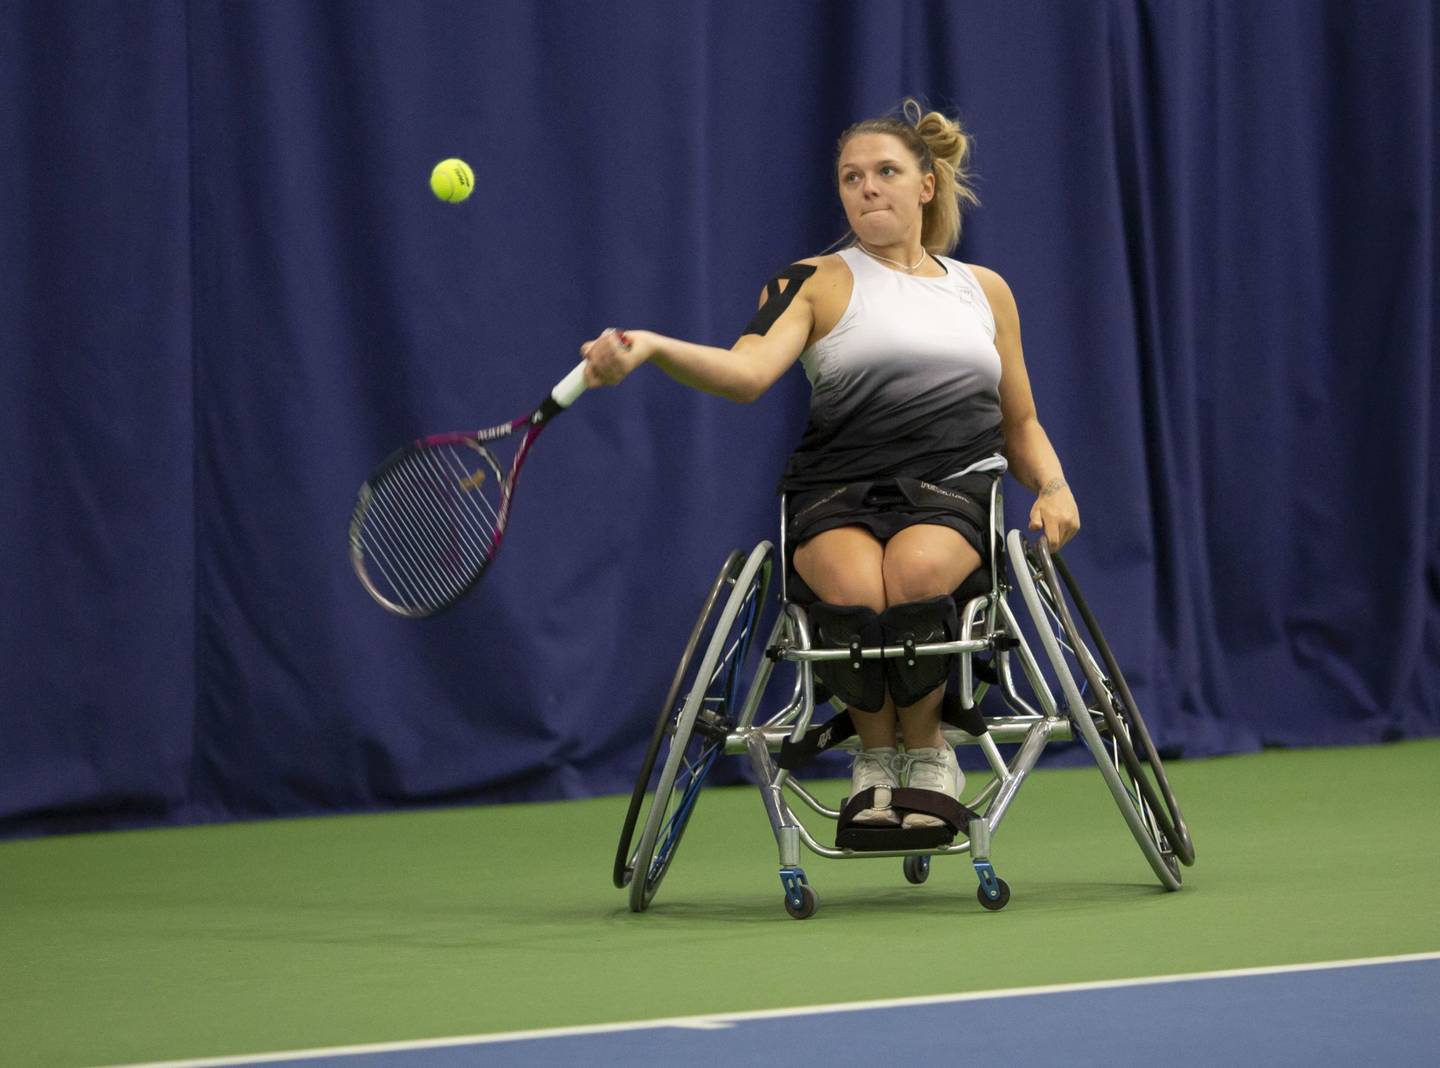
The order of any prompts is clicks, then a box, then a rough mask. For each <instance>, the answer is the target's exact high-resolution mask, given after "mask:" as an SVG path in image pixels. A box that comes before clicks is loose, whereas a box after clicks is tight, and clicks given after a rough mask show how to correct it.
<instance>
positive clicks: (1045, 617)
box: [1007, 530, 1193, 890]
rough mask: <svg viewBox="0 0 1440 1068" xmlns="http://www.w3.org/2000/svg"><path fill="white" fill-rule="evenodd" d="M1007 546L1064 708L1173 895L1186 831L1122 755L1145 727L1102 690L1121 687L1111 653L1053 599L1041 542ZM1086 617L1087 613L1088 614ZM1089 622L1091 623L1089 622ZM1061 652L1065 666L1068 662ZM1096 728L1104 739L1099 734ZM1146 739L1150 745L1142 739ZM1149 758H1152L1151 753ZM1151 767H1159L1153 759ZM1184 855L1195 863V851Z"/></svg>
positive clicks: (1074, 591) (1012, 541) (1056, 587)
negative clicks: (1109, 672) (1133, 731)
mask: <svg viewBox="0 0 1440 1068" xmlns="http://www.w3.org/2000/svg"><path fill="white" fill-rule="evenodd" d="M1007 544H1008V549H1009V556H1010V559H1011V562H1012V564H1013V567H1014V571H1015V575H1016V578H1017V580H1018V586H1019V588H1020V592H1021V594H1022V596H1023V597H1024V600H1025V603H1026V606H1027V607H1028V608H1029V610H1030V615H1031V618H1032V622H1033V623H1034V625H1035V628H1036V630H1037V632H1038V634H1039V637H1040V640H1041V644H1042V646H1043V647H1044V649H1045V651H1046V654H1047V656H1048V658H1049V660H1050V664H1051V667H1052V669H1053V671H1054V673H1055V675H1056V678H1057V680H1058V681H1059V684H1060V688H1061V690H1062V692H1063V701H1062V703H1063V705H1064V706H1065V708H1066V710H1067V711H1068V713H1069V716H1070V719H1071V722H1072V723H1073V724H1074V726H1075V729H1076V732H1077V734H1078V735H1079V737H1080V740H1081V741H1083V742H1084V743H1085V745H1086V747H1087V748H1088V749H1089V750H1090V753H1091V755H1092V756H1093V757H1094V759H1095V762H1096V764H1097V765H1098V767H1099V768H1100V772H1101V775H1102V777H1103V778H1104V779H1105V783H1106V785H1107V787H1109V789H1110V793H1111V796H1112V797H1113V798H1114V800H1115V803H1116V805H1117V806H1118V807H1119V809H1120V812H1121V815H1122V816H1123V817H1124V819H1125V822H1126V824H1127V825H1128V826H1129V828H1130V831H1131V834H1132V835H1133V836H1134V838H1135V841H1136V842H1137V843H1138V844H1139V846H1140V849H1141V852H1142V853H1143V854H1144V855H1145V858H1146V860H1147V862H1148V863H1149V864H1150V867H1151V870H1152V871H1154V873H1155V875H1156V877H1157V878H1158V879H1159V880H1160V882H1161V884H1162V885H1164V886H1165V887H1166V888H1167V889H1170V890H1178V889H1179V888H1180V872H1179V866H1178V864H1176V863H1175V861H1176V848H1175V846H1176V843H1177V842H1183V843H1186V846H1187V848H1188V841H1189V838H1188V832H1186V831H1185V824H1184V821H1183V819H1179V818H1172V816H1173V817H1178V815H1179V807H1178V805H1176V806H1175V807H1174V808H1173V809H1172V810H1170V811H1168V812H1165V811H1162V810H1161V809H1160V802H1159V799H1158V794H1157V791H1156V790H1155V788H1154V786H1153V785H1152V784H1151V783H1150V782H1149V780H1148V778H1147V777H1146V775H1145V770H1144V767H1143V766H1142V765H1141V764H1140V762H1139V760H1138V758H1136V759H1134V761H1133V763H1131V761H1130V760H1128V759H1127V756H1126V754H1127V752H1128V754H1129V756H1131V757H1134V756H1135V754H1134V747H1133V745H1132V744H1131V743H1130V724H1131V723H1137V724H1143V721H1142V720H1141V719H1140V716H1139V710H1138V708H1135V707H1134V702H1133V699H1131V700H1130V701H1128V702H1126V703H1123V704H1122V706H1121V707H1122V708H1123V709H1124V710H1125V712H1126V715H1124V716H1122V715H1120V714H1119V713H1117V711H1116V701H1115V700H1114V697H1115V695H1116V694H1118V693H1119V691H1120V689H1121V687H1120V686H1118V685H1116V686H1111V685H1108V683H1109V682H1110V681H1111V679H1112V678H1118V679H1119V681H1120V682H1121V683H1123V676H1120V675H1119V673H1118V666H1115V665H1114V658H1113V656H1111V655H1110V652H1109V646H1108V645H1104V644H1103V642H1104V639H1103V635H1099V634H1098V628H1097V629H1093V630H1092V631H1091V633H1092V634H1094V635H1097V636H1098V641H1097V643H1096V644H1097V645H1099V646H1100V647H1101V649H1102V650H1103V654H1104V655H1103V656H1101V655H1098V654H1097V653H1096V652H1095V651H1094V650H1092V649H1091V648H1090V646H1089V645H1088V644H1087V643H1086V642H1085V641H1083V640H1082V638H1081V636H1080V634H1079V631H1078V629H1077V628H1076V627H1075V625H1074V620H1073V619H1072V618H1071V616H1070V612H1069V609H1068V607H1067V606H1066V604H1065V599H1064V597H1063V596H1058V592H1059V591H1060V590H1061V586H1060V583H1059V580H1058V578H1057V576H1056V571H1055V568H1054V566H1053V564H1052V563H1051V556H1050V554H1049V551H1048V546H1047V545H1045V544H1044V543H1043V542H1039V541H1037V542H1035V543H1032V544H1031V545H1028V546H1027V545H1026V544H1025V543H1024V542H1023V540H1022V539H1021V537H1020V532H1019V531H1018V530H1012V531H1011V532H1010V535H1009V537H1008V538H1007ZM1067 589H1068V591H1069V592H1070V593H1071V595H1072V596H1074V597H1075V598H1076V600H1077V604H1078V603H1080V600H1081V599H1080V598H1079V590H1078V588H1077V587H1076V585H1075V582H1074V579H1073V577H1071V578H1070V579H1069V583H1068V585H1067ZM1086 611H1087V613H1088V608H1087V609H1086ZM1090 620H1091V622H1093V616H1092V617H1090ZM1067 653H1068V654H1069V657H1070V661H1067V659H1066V654H1067ZM1107 660H1108V662H1109V664H1110V665H1111V667H1112V668H1113V670H1114V672H1115V675H1114V676H1106V675H1105V674H1104V673H1103V671H1102V669H1101V667H1100V665H1101V664H1102V663H1104V662H1106V661H1107ZM1071 663H1073V664H1074V665H1075V667H1074V668H1072V666H1071ZM1082 684H1083V688H1082ZM1123 689H1124V692H1125V694H1126V695H1127V696H1128V694H1129V687H1128V686H1124V687H1123ZM1087 698H1088V700H1087ZM1097 720H1098V723H1097ZM1102 727H1103V728H1105V732H1106V735H1107V736H1108V740H1107V737H1102V735H1101V728H1102ZM1145 737H1146V738H1147V739H1148V737H1149V735H1148V732H1147V733H1146V735H1145ZM1112 747H1113V748H1112ZM1150 751H1151V752H1153V746H1151V747H1150ZM1155 761H1156V766H1157V767H1158V766H1159V756H1158V754H1156V755H1155ZM1161 774H1163V769H1162V772H1161ZM1166 793H1167V796H1168V798H1169V799H1170V800H1172V801H1173V797H1174V795H1173V793H1170V792H1169V790H1168V782H1167V784H1166ZM1171 834H1173V836H1174V837H1171V836H1170V835H1171ZM1190 855H1191V856H1192V857H1193V852H1191V853H1190Z"/></svg>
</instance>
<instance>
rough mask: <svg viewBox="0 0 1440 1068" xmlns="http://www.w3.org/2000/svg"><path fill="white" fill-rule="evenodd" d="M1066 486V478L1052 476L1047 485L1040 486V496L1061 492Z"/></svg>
mask: <svg viewBox="0 0 1440 1068" xmlns="http://www.w3.org/2000/svg"><path fill="white" fill-rule="evenodd" d="M1065 488H1066V486H1065V480H1064V479H1063V478H1052V479H1051V480H1050V481H1049V482H1047V483H1045V485H1043V486H1041V487H1040V493H1039V496H1041V497H1048V496H1050V494H1052V493H1059V492H1060V491H1061V490H1062V489H1065Z"/></svg>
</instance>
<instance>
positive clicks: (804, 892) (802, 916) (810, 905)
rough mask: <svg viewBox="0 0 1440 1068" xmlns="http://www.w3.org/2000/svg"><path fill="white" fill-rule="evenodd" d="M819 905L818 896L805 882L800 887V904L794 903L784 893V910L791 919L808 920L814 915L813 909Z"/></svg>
mask: <svg viewBox="0 0 1440 1068" xmlns="http://www.w3.org/2000/svg"><path fill="white" fill-rule="evenodd" d="M819 907H820V897H819V895H817V894H816V893H815V890H814V888H813V887H811V886H810V884H809V883H806V884H805V885H804V886H802V887H801V888H800V904H799V905H796V904H795V903H794V902H793V901H791V900H790V895H789V894H786V895H785V911H786V912H788V913H789V914H790V915H791V917H792V918H793V919H797V920H808V919H809V918H810V917H811V916H813V915H815V910H816V909H818V908H819Z"/></svg>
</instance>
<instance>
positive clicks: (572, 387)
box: [550, 360, 588, 408]
mask: <svg viewBox="0 0 1440 1068" xmlns="http://www.w3.org/2000/svg"><path fill="white" fill-rule="evenodd" d="M587 388H588V387H587V386H586V385H585V361H584V360H581V361H580V362H579V363H578V364H576V365H575V370H573V371H571V372H570V373H569V374H568V375H566V376H565V377H564V378H562V379H560V382H559V384H558V385H557V386H556V387H555V388H554V389H552V390H551V391H550V399H551V400H553V401H554V402H555V403H556V404H558V405H560V407H561V408H568V407H570V405H572V404H574V403H575V401H576V400H577V399H578V398H579V396H580V394H582V393H584V392H585V390H586V389H587Z"/></svg>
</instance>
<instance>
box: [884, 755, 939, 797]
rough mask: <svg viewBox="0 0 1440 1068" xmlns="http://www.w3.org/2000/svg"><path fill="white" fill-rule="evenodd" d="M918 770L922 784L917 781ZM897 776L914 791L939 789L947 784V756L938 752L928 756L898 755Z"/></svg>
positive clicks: (896, 763)
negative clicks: (916, 773)
mask: <svg viewBox="0 0 1440 1068" xmlns="http://www.w3.org/2000/svg"><path fill="white" fill-rule="evenodd" d="M917 769H919V772H920V782H916V781H915V772H916V770H917ZM895 774H896V776H898V777H899V781H900V782H903V783H908V784H909V785H910V786H911V788H913V789H916V790H935V789H939V788H940V787H941V786H943V785H944V783H945V756H944V754H943V753H940V752H938V751H937V752H935V753H933V754H930V755H928V756H916V755H915V754H914V753H896V754H895ZM927 780H928V781H927Z"/></svg>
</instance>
